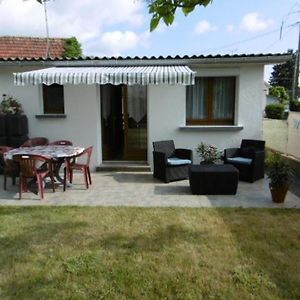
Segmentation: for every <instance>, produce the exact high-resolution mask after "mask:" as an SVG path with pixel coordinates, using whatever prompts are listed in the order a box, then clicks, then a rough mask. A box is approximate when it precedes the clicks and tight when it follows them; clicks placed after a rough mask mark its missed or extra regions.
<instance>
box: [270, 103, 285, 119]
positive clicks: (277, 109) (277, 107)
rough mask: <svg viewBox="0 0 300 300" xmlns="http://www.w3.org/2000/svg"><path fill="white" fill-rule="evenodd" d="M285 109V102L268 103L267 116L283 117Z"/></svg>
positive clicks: (273, 117)
mask: <svg viewBox="0 0 300 300" xmlns="http://www.w3.org/2000/svg"><path fill="white" fill-rule="evenodd" d="M283 111H284V105H283V104H275V103H273V104H268V105H267V106H266V108H265V112H266V117H267V118H269V119H282V117H283Z"/></svg>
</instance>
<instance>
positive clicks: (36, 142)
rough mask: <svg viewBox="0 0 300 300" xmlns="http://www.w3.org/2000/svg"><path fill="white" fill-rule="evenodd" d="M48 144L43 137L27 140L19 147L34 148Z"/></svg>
mask: <svg viewBox="0 0 300 300" xmlns="http://www.w3.org/2000/svg"><path fill="white" fill-rule="evenodd" d="M48 144H49V140H48V139H47V138H45V137H35V138H31V139H28V140H27V141H26V142H25V143H23V144H22V145H21V147H35V146H47V145H48Z"/></svg>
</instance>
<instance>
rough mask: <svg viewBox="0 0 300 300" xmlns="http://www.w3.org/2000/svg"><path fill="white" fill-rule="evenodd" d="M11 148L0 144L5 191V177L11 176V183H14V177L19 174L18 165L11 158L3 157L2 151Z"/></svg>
mask: <svg viewBox="0 0 300 300" xmlns="http://www.w3.org/2000/svg"><path fill="white" fill-rule="evenodd" d="M11 149H13V148H12V147H8V146H0V161H1V167H2V168H3V175H4V176H3V177H4V178H3V189H4V190H5V191H6V186H7V177H11V178H12V184H16V177H18V176H19V173H20V168H19V165H18V164H17V163H16V162H15V161H13V160H12V159H6V160H5V159H4V153H5V152H7V151H9V150H11Z"/></svg>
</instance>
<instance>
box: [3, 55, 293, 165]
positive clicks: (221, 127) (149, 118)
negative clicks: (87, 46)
mask: <svg viewBox="0 0 300 300" xmlns="http://www.w3.org/2000/svg"><path fill="white" fill-rule="evenodd" d="M288 59H291V56H290V55H288V54H257V55H224V56H222V55H216V56H202V55H201V56H189V57H188V56H183V57H180V56H176V57H158V58H156V57H143V58H139V57H133V58H130V57H126V58H121V57H118V58H106V57H104V58H101V59H100V58H85V59H82V58H80V59H68V60H63V59H44V58H29V59H12V58H6V59H1V58H0V93H1V94H8V95H12V96H14V97H16V98H17V99H18V100H19V101H20V102H21V103H22V105H23V108H24V110H25V113H26V115H27V116H28V120H29V135H30V136H31V137H34V136H45V137H48V138H49V140H50V141H51V140H58V139H68V140H72V141H73V143H74V144H78V145H83V146H89V145H93V146H94V152H93V159H92V166H93V167H94V168H95V167H96V166H100V165H101V164H102V163H103V162H104V161H122V160H123V161H138V160H141V161H144V162H146V163H147V164H149V165H150V166H151V165H152V142H153V141H158V140H165V139H173V140H174V141H175V145H176V146H177V147H184V148H190V149H193V150H194V149H195V148H196V146H197V145H198V144H199V143H200V142H201V141H203V142H206V143H210V144H214V145H216V146H217V147H218V148H219V149H223V148H228V147H235V146H238V145H239V144H240V142H241V139H243V138H254V139H260V138H261V137H262V117H263V112H262V109H261V108H262V103H263V101H264V97H265V93H264V78H263V77H264V65H266V64H277V63H282V62H285V61H286V60H288ZM13 74H14V75H13ZM1 94H0V95H1ZM194 160H195V161H196V162H197V157H196V154H195V152H194Z"/></svg>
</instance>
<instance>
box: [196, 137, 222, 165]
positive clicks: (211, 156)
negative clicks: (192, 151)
mask: <svg viewBox="0 0 300 300" xmlns="http://www.w3.org/2000/svg"><path fill="white" fill-rule="evenodd" d="M196 152H197V153H198V155H199V157H200V159H201V161H200V164H213V163H215V161H217V160H219V159H220V158H221V157H222V152H221V151H219V150H218V148H217V147H216V146H213V145H208V144H205V143H203V142H201V143H200V144H199V145H198V146H197V148H196Z"/></svg>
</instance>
